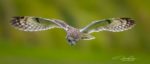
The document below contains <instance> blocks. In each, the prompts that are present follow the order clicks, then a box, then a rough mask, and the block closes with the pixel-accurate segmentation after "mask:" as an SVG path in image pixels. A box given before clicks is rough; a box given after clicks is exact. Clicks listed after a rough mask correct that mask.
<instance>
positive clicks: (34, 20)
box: [11, 16, 135, 45]
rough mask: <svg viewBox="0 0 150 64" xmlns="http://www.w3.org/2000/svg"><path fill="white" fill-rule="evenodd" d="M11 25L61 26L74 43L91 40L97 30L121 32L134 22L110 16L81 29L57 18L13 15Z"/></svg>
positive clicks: (39, 28) (23, 27)
mask: <svg viewBox="0 0 150 64" xmlns="http://www.w3.org/2000/svg"><path fill="white" fill-rule="evenodd" d="M11 25H12V26H14V27H15V28H17V29H19V30H23V31H42V30H48V29H51V28H62V29H64V30H65V31H66V32H67V36H66V38H67V40H68V42H69V43H70V44H71V45H75V44H76V42H77V41H79V40H81V39H82V40H91V39H94V38H95V37H93V36H91V35H90V34H91V33H93V32H99V31H111V32H121V31H124V30H128V29H131V28H132V27H133V26H134V25H135V22H134V20H133V19H131V18H110V19H104V20H98V21H93V22H92V23H90V24H89V25H87V26H85V27H84V28H82V29H77V28H74V27H72V26H70V25H68V24H67V23H65V22H63V21H61V20H57V19H46V18H40V17H31V16H22V17H13V19H12V21H11Z"/></svg>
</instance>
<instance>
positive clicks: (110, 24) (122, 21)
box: [80, 18, 135, 33]
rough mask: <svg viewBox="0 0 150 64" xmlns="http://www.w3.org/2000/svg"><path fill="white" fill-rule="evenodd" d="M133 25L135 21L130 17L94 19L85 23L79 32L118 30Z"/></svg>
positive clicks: (129, 27)
mask: <svg viewBox="0 0 150 64" xmlns="http://www.w3.org/2000/svg"><path fill="white" fill-rule="evenodd" d="M134 25H135V21H134V20H133V19H131V18H110V19H104V20H99V21H94V22H92V23H91V24H89V25H87V26H86V27H84V28H83V29H80V32H83V33H93V32H99V31H111V32H120V31H124V30H128V29H131V28H132V27H133V26H134Z"/></svg>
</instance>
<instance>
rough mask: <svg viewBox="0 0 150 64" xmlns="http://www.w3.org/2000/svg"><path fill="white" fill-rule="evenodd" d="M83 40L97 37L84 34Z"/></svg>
mask: <svg viewBox="0 0 150 64" xmlns="http://www.w3.org/2000/svg"><path fill="white" fill-rule="evenodd" d="M81 39H82V40H92V39H95V37H94V36H92V35H90V34H84V35H83V36H82V37H81Z"/></svg>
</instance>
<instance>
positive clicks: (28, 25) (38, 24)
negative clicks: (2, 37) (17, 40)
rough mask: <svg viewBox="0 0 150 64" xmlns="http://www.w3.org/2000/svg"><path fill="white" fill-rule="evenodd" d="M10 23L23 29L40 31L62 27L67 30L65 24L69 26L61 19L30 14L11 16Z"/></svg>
mask: <svg viewBox="0 0 150 64" xmlns="http://www.w3.org/2000/svg"><path fill="white" fill-rule="evenodd" d="M11 25H12V26H14V27H15V28H17V29H19V30H23V31H42V30H48V29H51V28H63V29H65V30H67V26H69V25H68V24H66V23H65V22H63V21H61V20H56V19H46V18H40V17H32V16H18V17H13V18H12V20H11Z"/></svg>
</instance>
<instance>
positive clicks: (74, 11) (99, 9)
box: [0, 0, 150, 64]
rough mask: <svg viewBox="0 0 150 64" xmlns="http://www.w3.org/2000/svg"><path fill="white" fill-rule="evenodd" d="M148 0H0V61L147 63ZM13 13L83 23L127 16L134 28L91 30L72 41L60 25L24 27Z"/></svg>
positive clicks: (27, 63)
mask: <svg viewBox="0 0 150 64" xmlns="http://www.w3.org/2000/svg"><path fill="white" fill-rule="evenodd" d="M149 3H150V0H0V64H149V63H150V61H149V60H150V34H149V33H150V29H149V27H150V22H149V20H150V4H149ZM13 16H37V17H44V18H56V19H61V20H64V21H65V22H67V23H68V24H70V25H72V26H74V27H77V28H82V27H84V26H86V25H87V24H89V23H91V21H94V20H100V19H105V18H112V17H131V18H133V19H135V20H136V24H137V25H136V26H135V27H134V28H133V29H132V30H128V31H124V32H119V33H112V32H106V31H104V32H99V33H94V34H93V35H94V36H95V37H96V39H94V40H89V41H79V42H78V43H77V45H76V46H73V47H71V46H70V45H69V44H68V43H67V41H66V39H65V36H66V33H65V31H64V30H62V29H52V30H48V31H41V32H23V31H19V30H16V29H14V28H13V27H11V26H10V25H9V22H10V20H11V17H13Z"/></svg>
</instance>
